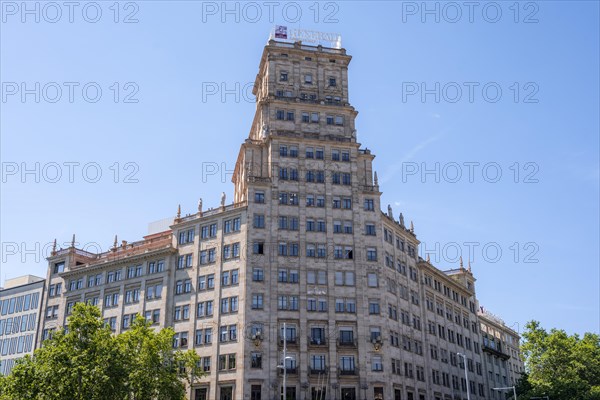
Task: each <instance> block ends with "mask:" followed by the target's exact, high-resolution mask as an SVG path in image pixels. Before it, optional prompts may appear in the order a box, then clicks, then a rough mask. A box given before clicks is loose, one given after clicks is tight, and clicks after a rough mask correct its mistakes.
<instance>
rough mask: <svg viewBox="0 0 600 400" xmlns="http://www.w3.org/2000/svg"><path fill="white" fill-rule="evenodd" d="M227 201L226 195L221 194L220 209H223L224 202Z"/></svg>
mask: <svg viewBox="0 0 600 400" xmlns="http://www.w3.org/2000/svg"><path fill="white" fill-rule="evenodd" d="M226 199H227V195H226V194H225V192H223V193H221V208H225V200H226Z"/></svg>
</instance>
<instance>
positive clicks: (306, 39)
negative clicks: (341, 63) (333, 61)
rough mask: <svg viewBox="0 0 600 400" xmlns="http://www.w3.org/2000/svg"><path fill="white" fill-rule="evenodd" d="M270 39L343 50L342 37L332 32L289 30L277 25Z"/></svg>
mask: <svg viewBox="0 0 600 400" xmlns="http://www.w3.org/2000/svg"><path fill="white" fill-rule="evenodd" d="M270 39H279V40H289V41H292V42H303V43H310V44H313V45H315V46H318V45H321V46H324V47H330V48H333V49H341V48H342V35H340V34H338V33H331V32H319V31H311V30H308V29H295V28H290V29H288V27H287V26H285V25H276V26H275V29H274V30H273V32H271V37H270Z"/></svg>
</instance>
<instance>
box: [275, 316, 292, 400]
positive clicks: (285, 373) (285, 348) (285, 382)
mask: <svg viewBox="0 0 600 400" xmlns="http://www.w3.org/2000/svg"><path fill="white" fill-rule="evenodd" d="M293 359H294V357H288V356H287V331H286V329H285V322H284V323H283V365H278V366H277V368H283V400H287V365H286V363H285V362H286V361H287V360H293ZM279 398H280V399H281V396H279Z"/></svg>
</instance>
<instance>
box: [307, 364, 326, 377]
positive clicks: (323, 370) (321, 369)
mask: <svg viewBox="0 0 600 400" xmlns="http://www.w3.org/2000/svg"><path fill="white" fill-rule="evenodd" d="M308 373H309V374H310V375H322V374H326V373H327V366H326V365H324V366H322V367H316V368H313V367H310V368H309V369H308Z"/></svg>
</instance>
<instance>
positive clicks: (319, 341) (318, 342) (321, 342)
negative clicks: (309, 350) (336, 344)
mask: <svg viewBox="0 0 600 400" xmlns="http://www.w3.org/2000/svg"><path fill="white" fill-rule="evenodd" d="M308 344H309V345H310V346H326V345H327V339H325V338H324V337H322V336H321V337H312V336H308Z"/></svg>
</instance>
